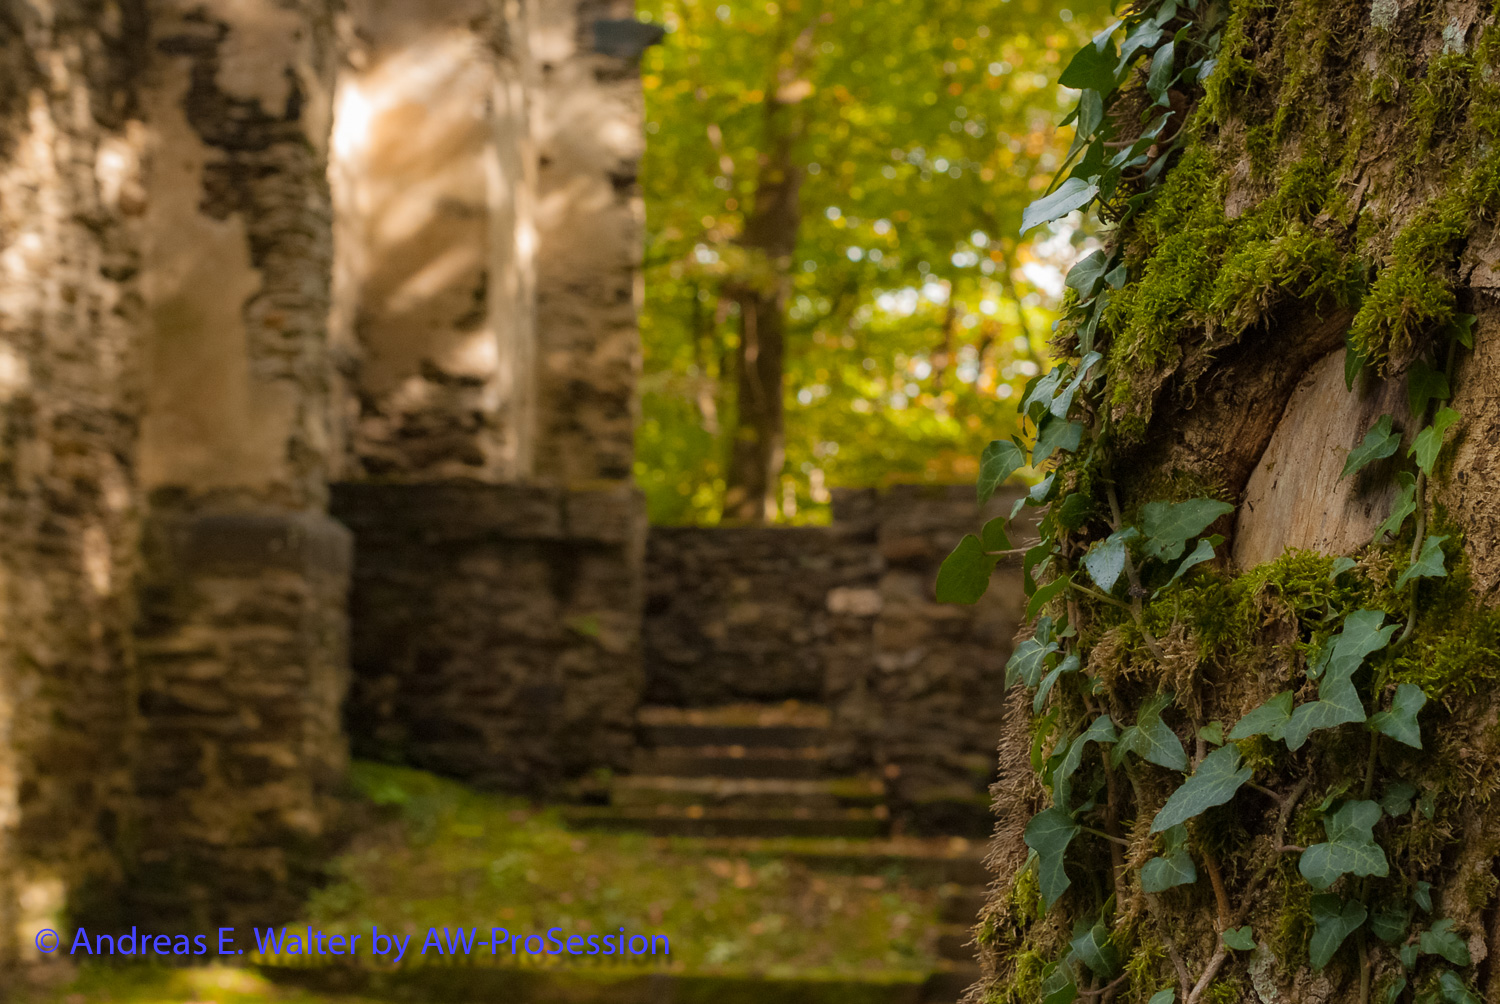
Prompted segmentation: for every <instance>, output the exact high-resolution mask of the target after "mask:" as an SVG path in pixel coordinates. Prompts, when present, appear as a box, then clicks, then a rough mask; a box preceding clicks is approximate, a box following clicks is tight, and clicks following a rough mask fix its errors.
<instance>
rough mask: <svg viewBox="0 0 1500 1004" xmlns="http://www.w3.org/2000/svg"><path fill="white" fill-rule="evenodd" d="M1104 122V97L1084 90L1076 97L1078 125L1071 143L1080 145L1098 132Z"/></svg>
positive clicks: (1096, 92)
mask: <svg viewBox="0 0 1500 1004" xmlns="http://www.w3.org/2000/svg"><path fill="white" fill-rule="evenodd" d="M1103 121H1104V95H1103V94H1102V93H1100V92H1099V91H1096V90H1094V89H1093V88H1091V87H1090V88H1086V89H1085V90H1084V92H1083V93H1082V94H1080V95H1078V124H1077V126H1076V127H1074V139H1073V142H1074V143H1075V144H1077V145H1080V146H1081V145H1082V144H1084V143H1087V142H1088V141H1089V138H1090V137H1091V136H1093V135H1094V133H1095V132H1097V131H1098V130H1099V126H1100V124H1101V123H1102V122H1103Z"/></svg>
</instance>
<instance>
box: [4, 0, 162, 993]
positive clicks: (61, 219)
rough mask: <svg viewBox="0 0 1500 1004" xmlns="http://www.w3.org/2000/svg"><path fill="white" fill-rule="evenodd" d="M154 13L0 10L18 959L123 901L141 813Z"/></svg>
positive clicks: (13, 930) (7, 611)
mask: <svg viewBox="0 0 1500 1004" xmlns="http://www.w3.org/2000/svg"><path fill="white" fill-rule="evenodd" d="M140 14H141V11H140V10H139V7H138V5H137V4H133V3H130V2H124V3H120V4H113V3H105V2H103V0H99V2H91V0H79V2H74V3H67V4H45V3H36V2H25V0H22V2H17V3H10V4H7V5H6V7H5V13H4V17H3V21H0V24H3V28H0V970H3V969H6V968H7V967H8V966H9V964H11V963H13V962H16V961H18V960H23V961H24V960H35V959H37V958H39V957H40V954H39V953H38V952H37V951H36V949H35V948H34V947H33V944H32V934H33V933H34V932H35V931H37V930H38V929H40V928H44V927H52V928H55V929H58V930H64V929H65V924H66V922H67V920H68V919H70V918H90V917H98V916H100V915H101V914H102V913H107V904H108V903H109V902H110V901H111V900H112V899H113V895H114V892H115V891H116V890H117V888H118V885H119V883H120V881H121V877H122V869H121V866H120V861H119V858H118V856H117V854H116V848H117V846H118V844H119V843H120V841H121V840H123V839H124V838H125V837H126V835H127V833H128V830H129V827H130V822H131V813H130V811H129V808H130V803H129V770H128V758H129V755H130V728H131V722H132V716H131V713H130V709H131V708H132V706H133V700H132V697H133V695H132V683H131V640H130V625H131V620H132V616H133V606H132V602H131V587H132V584H133V580H134V575H135V571H136V564H135V558H134V555H135V542H136V537H137V526H138V520H137V517H138V508H137V506H136V504H135V491H134V487H135V471H134V466H133V463H132V456H133V451H134V443H135V439H136V407H137V405H136V402H137V400H138V393H139V385H138V382H137V355H138V353H137V350H138V341H137V337H136V325H137V321H138V319H139V317H140V297H139V293H138V288H137V273H138V272H139V269H140V260H139V256H138V254H137V252H136V244H135V228H136V224H137V221H138V220H139V216H140V213H141V211H142V209H143V206H144V197H143V191H142V188H141V183H140V177H139V171H140V160H141V157H140V154H141V148H142V138H143V137H142V130H141V128H140V123H139V122H138V121H137V120H136V119H135V110H134V108H133V102H132V99H131V94H130V92H129V90H128V74H129V72H130V70H131V68H132V67H134V66H135V65H137V64H138V62H139V60H140V58H141V48H140V44H139V42H140V40H139V38H138V37H137V36H136V34H135V29H136V27H137V25H138V23H139V17H140ZM6 983H7V979H6V978H5V977H0V986H3V985H6Z"/></svg>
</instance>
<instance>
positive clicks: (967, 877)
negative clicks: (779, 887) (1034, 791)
mask: <svg viewBox="0 0 1500 1004" xmlns="http://www.w3.org/2000/svg"><path fill="white" fill-rule="evenodd" d="M707 843H708V846H710V847H712V848H713V849H715V850H718V851H721V852H723V853H726V854H736V855H745V856H750V857H780V858H786V859H788V860H792V861H796V862H797V863H798V864H801V865H805V866H806V867H808V868H813V869H817V870H819V871H830V872H840V873H844V874H853V875H879V874H884V873H887V872H896V873H898V874H900V875H902V876H904V877H906V878H908V879H910V880H911V881H914V882H921V883H926V884H931V885H942V884H944V883H951V884H953V885H956V886H960V887H963V886H970V887H979V888H983V886H984V885H985V884H986V883H987V882H989V880H990V875H989V871H988V870H987V869H986V868H985V866H984V850H985V845H984V844H983V843H982V842H980V841H975V840H965V839H963V838H951V837H950V838H944V839H933V838H910V837H901V838H890V839H881V840H839V839H834V840H787V839H779V838H769V839H747V838H736V839H730V838H722V839H716V840H710V841H708V842H707Z"/></svg>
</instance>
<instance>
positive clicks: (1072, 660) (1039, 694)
mask: <svg viewBox="0 0 1500 1004" xmlns="http://www.w3.org/2000/svg"><path fill="white" fill-rule="evenodd" d="M1079 665H1080V662H1079V659H1078V656H1077V655H1069V656H1068V657H1067V658H1066V659H1064V660H1063V661H1062V662H1060V663H1058V664H1057V667H1056V668H1055V669H1053V670H1052V672H1050V673H1048V674H1047V675H1046V676H1045V677H1043V678H1042V682H1041V685H1040V686H1038V687H1037V688H1036V697H1034V698H1032V701H1031V710H1032V711H1034V712H1035V713H1037V714H1041V713H1042V708H1043V706H1044V705H1046V703H1047V695H1048V694H1050V693H1052V688H1053V687H1054V686H1055V685H1056V684H1057V681H1058V680H1059V679H1061V678H1062V675H1063V674H1064V673H1072V672H1075V671H1077V669H1078V667H1079Z"/></svg>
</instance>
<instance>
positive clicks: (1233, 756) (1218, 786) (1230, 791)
mask: <svg viewBox="0 0 1500 1004" xmlns="http://www.w3.org/2000/svg"><path fill="white" fill-rule="evenodd" d="M1254 776H1255V770H1254V768H1251V767H1242V766H1241V760H1240V751H1239V747H1237V746H1221V747H1219V748H1218V749H1216V750H1214V751H1213V752H1212V753H1210V754H1208V756H1206V757H1204V758H1203V762H1202V763H1200V764H1199V765H1198V769H1197V770H1195V771H1194V772H1193V774H1192V776H1191V777H1189V778H1188V779H1187V780H1186V781H1185V782H1183V785H1182V787H1181V788H1178V789H1177V790H1176V791H1174V792H1172V797H1171V798H1168V799H1167V804H1166V805H1164V806H1162V807H1161V811H1160V812H1158V813H1157V814H1156V817H1155V818H1154V819H1152V820H1151V832H1152V833H1160V832H1162V831H1163V830H1169V829H1171V828H1172V827H1174V826H1179V825H1181V824H1183V823H1185V822H1187V821H1188V820H1189V819H1193V818H1195V817H1197V816H1200V815H1202V814H1203V813H1204V812H1206V811H1208V810H1209V809H1211V808H1213V807H1214V806H1216V805H1223V804H1224V803H1225V802H1227V801H1229V800H1230V799H1231V798H1233V797H1234V794H1235V792H1237V791H1239V789H1240V787H1241V786H1242V785H1243V784H1244V783H1245V782H1246V781H1248V780H1250V778H1252V777H1254Z"/></svg>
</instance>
